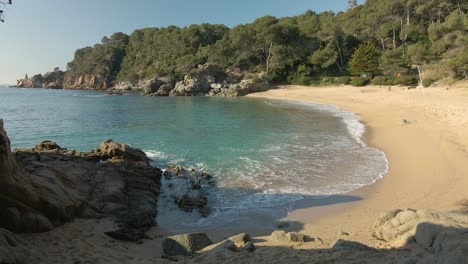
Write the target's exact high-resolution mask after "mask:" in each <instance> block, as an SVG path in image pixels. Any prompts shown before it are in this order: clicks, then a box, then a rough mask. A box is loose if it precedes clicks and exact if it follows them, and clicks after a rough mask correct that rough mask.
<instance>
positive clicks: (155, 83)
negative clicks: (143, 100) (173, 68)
mask: <svg viewBox="0 0 468 264" xmlns="http://www.w3.org/2000/svg"><path fill="white" fill-rule="evenodd" d="M175 84H176V82H175V80H173V79H172V78H153V79H150V80H147V81H142V82H139V84H138V88H139V89H141V90H142V91H143V94H144V95H152V96H168V95H169V94H170V92H171V91H172V90H173V89H174V87H175Z"/></svg>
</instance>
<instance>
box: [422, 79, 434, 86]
mask: <svg viewBox="0 0 468 264" xmlns="http://www.w3.org/2000/svg"><path fill="white" fill-rule="evenodd" d="M435 82H436V80H434V79H431V78H425V79H423V81H422V85H423V86H424V87H429V86H431V85H432V84H433V83H435Z"/></svg>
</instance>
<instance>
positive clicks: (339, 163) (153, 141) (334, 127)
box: [0, 87, 388, 231]
mask: <svg viewBox="0 0 468 264" xmlns="http://www.w3.org/2000/svg"><path fill="white" fill-rule="evenodd" d="M0 118H2V119H4V123H5V129H6V130H7V132H8V135H9V137H10V140H11V143H12V148H30V147H33V146H34V145H35V144H37V143H39V142H41V141H43V140H52V141H55V142H57V143H58V144H59V145H60V146H62V147H64V148H67V149H76V150H79V151H89V150H91V149H95V148H98V146H99V143H100V142H102V141H104V140H106V139H109V138H111V139H114V140H115V141H119V142H123V143H126V144H128V145H131V146H133V147H137V148H140V149H142V150H143V151H144V152H145V153H146V154H147V155H148V157H150V158H151V159H152V160H153V165H154V166H158V167H161V168H163V169H164V168H165V167H166V166H167V165H169V164H177V165H182V166H184V167H187V168H194V169H196V170H200V171H205V172H207V173H209V174H211V175H213V177H214V179H215V180H216V187H213V188H210V189H209V190H207V197H208V201H209V208H210V214H209V216H208V217H206V218H204V217H200V215H198V214H197V212H192V213H187V212H184V211H182V210H179V209H178V208H177V205H176V204H175V203H174V201H173V199H172V198H170V197H168V195H165V192H168V189H167V185H168V184H169V183H168V182H166V181H167V180H165V179H164V178H163V180H162V181H163V182H162V193H161V198H160V199H159V202H158V217H157V222H158V224H159V225H160V226H162V227H164V228H167V229H169V230H180V231H182V230H188V231H190V230H192V229H200V228H204V227H208V226H209V227H210V228H213V227H218V228H226V227H227V226H233V225H236V226H245V225H249V226H251V227H255V226H259V227H268V226H269V225H275V223H277V221H280V220H281V219H283V218H284V217H285V216H286V215H287V214H288V212H290V211H291V210H294V209H297V208H298V207H304V206H307V205H304V201H313V202H312V203H311V204H315V205H317V204H320V201H329V200H330V199H328V200H327V197H328V198H329V197H338V198H339V197H344V198H343V199H332V200H333V201H336V202H337V203H338V202H348V201H353V200H357V199H359V198H356V199H353V197H347V196H346V195H345V194H346V193H347V192H349V191H351V190H354V189H357V188H359V187H361V186H364V185H368V184H372V183H373V182H375V181H377V180H379V179H381V178H382V177H383V176H384V175H385V174H386V173H387V171H388V161H387V159H386V156H385V154H384V153H383V152H382V151H380V150H378V149H375V148H372V147H369V146H367V145H366V144H365V142H363V139H362V138H363V135H364V133H365V126H364V125H363V124H362V123H361V122H360V120H359V118H358V117H357V116H356V115H355V114H353V113H349V112H345V111H342V110H340V109H338V108H336V107H334V106H331V105H324V104H313V103H301V102H293V101H284V100H269V99H261V98H248V97H239V98H218V97H145V96H142V95H140V94H139V93H136V92H128V93H125V94H124V95H121V96H119V95H108V94H106V93H105V92H99V91H85V90H47V89H36V88H33V89H19V88H7V87H0ZM165 197H166V198H165ZM347 198H349V199H347ZM317 201H318V202H317ZM306 204H307V203H306Z"/></svg>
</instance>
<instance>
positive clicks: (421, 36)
mask: <svg viewBox="0 0 468 264" xmlns="http://www.w3.org/2000/svg"><path fill="white" fill-rule="evenodd" d="M467 12H468V2H466V1H460V0H446V1H435V0H429V1H427V0H389V1H385V2H382V1H377V0H367V1H366V2H365V4H363V5H360V6H356V7H355V8H350V9H348V11H346V12H340V13H337V14H334V13H333V12H323V13H320V14H317V13H315V12H313V11H307V12H305V13H304V14H302V15H299V16H294V17H283V18H276V17H272V16H264V17H261V18H258V19H256V20H255V21H254V22H252V23H250V24H244V25H238V26H236V27H234V28H228V27H226V26H224V25H210V24H201V25H191V26H189V27H184V28H179V27H176V26H169V27H165V28H145V29H140V30H135V31H134V32H133V33H132V34H131V35H130V36H128V35H126V34H124V33H115V34H113V35H112V36H110V37H103V38H102V41H101V43H99V44H96V45H94V46H93V47H85V48H82V49H79V50H77V51H76V52H75V56H74V59H73V61H72V62H70V63H68V65H67V70H66V72H65V73H64V74H55V75H54V76H56V77H57V78H56V79H54V80H49V79H51V78H44V77H43V76H42V75H36V76H34V77H32V78H26V79H23V80H19V81H18V86H19V87H38V86H39V87H51V88H57V87H62V88H66V89H76V88H84V89H109V88H111V87H114V88H121V89H130V88H137V89H138V88H139V89H143V88H146V89H147V90H148V92H149V93H150V94H157V92H158V91H160V90H159V88H160V87H161V86H164V89H163V90H161V92H160V93H159V94H157V95H196V94H200V93H201V94H209V93H210V92H212V94H215V95H225V94H237V93H238V92H237V91H238V90H239V89H240V88H239V87H240V83H239V82H240V80H242V79H250V80H252V81H253V82H256V83H260V82H263V81H265V82H268V83H292V84H311V83H316V82H320V81H323V77H324V76H348V75H351V73H353V74H355V75H356V72H355V71H350V67H349V62H350V60H351V59H352V57H353V54H354V53H355V51H356V49H357V48H358V47H359V46H360V45H361V44H363V43H371V44H373V45H374V46H375V47H376V50H377V52H378V58H377V62H376V63H377V66H378V67H377V68H376V69H374V70H372V75H374V74H385V75H394V74H397V73H399V74H403V75H404V74H406V73H408V72H409V70H410V66H411V65H414V64H417V65H422V69H423V73H424V77H425V78H426V79H429V80H430V81H429V83H430V82H432V81H435V80H438V79H441V78H447V77H449V78H453V79H456V78H467V74H468V73H467V71H468V51H467V50H468V49H467V48H466V47H468V35H467V32H468V16H467ZM207 68H209V69H215V70H214V72H212V71H209V72H207V71H206V69H207ZM363 73H364V72H363ZM187 75H188V76H187ZM47 76H50V73H49V74H47ZM206 77H208V81H206ZM211 77H214V79H213V78H211ZM155 78H157V79H155ZM43 79H47V82H46V81H44V80H43ZM178 82H179V83H178ZM344 82H349V81H346V80H344ZM178 84H179V86H178ZM232 85H237V86H236V87H237V88H236V87H233V86H232ZM187 87H189V88H187ZM216 89H217V90H216ZM229 89H230V90H229ZM173 90H178V91H177V92H171V91H173ZM244 90H245V89H244ZM247 90H248V91H250V88H248V89H247ZM254 90H259V89H257V88H255V89H254ZM186 91H187V92H186ZM242 93H243V92H241V94H242Z"/></svg>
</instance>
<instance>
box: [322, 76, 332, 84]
mask: <svg viewBox="0 0 468 264" xmlns="http://www.w3.org/2000/svg"><path fill="white" fill-rule="evenodd" d="M320 84H333V77H322V79H321V80H320Z"/></svg>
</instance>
